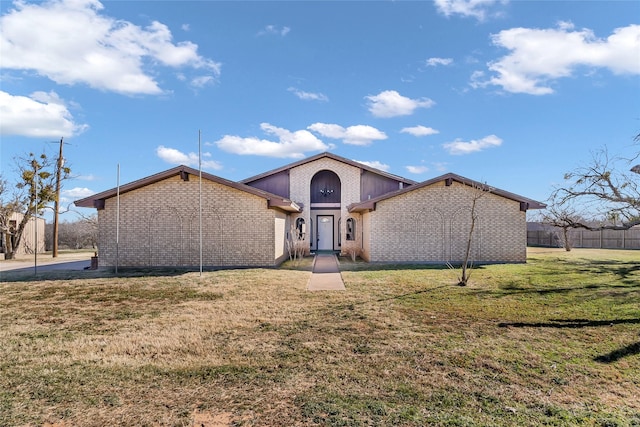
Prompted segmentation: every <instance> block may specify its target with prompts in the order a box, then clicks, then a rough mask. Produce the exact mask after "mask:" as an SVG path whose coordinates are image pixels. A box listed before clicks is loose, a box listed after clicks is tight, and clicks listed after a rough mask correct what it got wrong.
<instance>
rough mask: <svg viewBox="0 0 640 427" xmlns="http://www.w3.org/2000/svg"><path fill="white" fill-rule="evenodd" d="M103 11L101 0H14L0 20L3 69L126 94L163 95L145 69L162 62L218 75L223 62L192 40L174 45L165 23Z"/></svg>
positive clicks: (166, 64) (171, 65) (60, 82)
mask: <svg viewBox="0 0 640 427" xmlns="http://www.w3.org/2000/svg"><path fill="white" fill-rule="evenodd" d="M102 9H103V5H102V4H101V3H100V2H99V1H97V0H58V1H53V0H51V1H47V2H42V3H40V2H39V3H26V2H24V1H16V2H15V3H14V9H12V10H10V11H9V12H8V13H7V14H5V15H4V16H2V17H1V18H0V28H1V30H0V50H1V51H2V67H3V68H8V69H14V70H25V71H26V70H29V71H31V70H33V71H35V72H37V73H38V74H40V75H43V76H46V77H48V78H49V79H51V80H53V81H55V82H56V83H59V84H67V85H73V84H87V85H88V86H90V87H92V88H96V89H101V90H107V91H113V92H118V93H122V94H159V93H162V92H163V91H162V89H161V88H160V87H159V86H158V83H157V82H156V81H155V80H154V77H153V76H152V75H151V74H148V73H147V72H145V69H147V68H149V67H156V66H157V65H158V64H161V65H164V66H167V67H172V68H185V67H189V68H193V69H197V70H200V72H201V73H202V72H203V71H205V72H206V73H208V74H209V75H211V76H212V77H217V76H219V74H220V64H218V63H216V62H214V61H212V60H210V59H206V58H203V57H202V56H200V55H198V53H197V50H198V46H197V45H196V44H194V43H192V42H189V41H185V42H179V43H173V41H172V38H173V37H172V34H171V31H170V30H169V28H168V27H167V26H166V25H164V24H162V23H160V22H155V21H154V22H152V23H151V24H150V25H148V26H147V27H144V28H142V27H139V26H137V25H134V24H132V23H131V22H127V21H123V20H117V19H114V18H112V17H109V16H105V15H102V14H101V11H102ZM154 74H155V73H154Z"/></svg>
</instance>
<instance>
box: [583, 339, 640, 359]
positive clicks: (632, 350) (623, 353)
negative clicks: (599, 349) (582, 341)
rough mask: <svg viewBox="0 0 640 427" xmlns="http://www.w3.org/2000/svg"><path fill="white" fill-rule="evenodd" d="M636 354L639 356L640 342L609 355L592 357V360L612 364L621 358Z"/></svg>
mask: <svg viewBox="0 0 640 427" xmlns="http://www.w3.org/2000/svg"><path fill="white" fill-rule="evenodd" d="M636 354H640V341H638V342H636V343H633V344H629V345H628V346H626V347H622V348H619V349H617V350H614V351H612V352H611V353H608V354H603V355H602V356H598V357H594V358H593V360H595V361H596V362H600V363H613V362H616V361H618V360H620V359H622V358H623V357H627V356H634V355H636Z"/></svg>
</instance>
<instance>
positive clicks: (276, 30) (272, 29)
mask: <svg viewBox="0 0 640 427" xmlns="http://www.w3.org/2000/svg"><path fill="white" fill-rule="evenodd" d="M289 31H291V28H289V27H282V28H281V27H278V26H277V25H267V26H266V27H264V29H262V30H260V31H259V32H258V35H259V36H266V35H269V34H271V35H277V36H282V37H284V36H286V35H287V34H289Z"/></svg>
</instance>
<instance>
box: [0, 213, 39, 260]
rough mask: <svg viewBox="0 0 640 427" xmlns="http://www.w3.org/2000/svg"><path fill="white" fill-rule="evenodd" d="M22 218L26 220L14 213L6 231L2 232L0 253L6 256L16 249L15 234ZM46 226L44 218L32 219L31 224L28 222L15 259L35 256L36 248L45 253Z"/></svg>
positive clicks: (21, 215)
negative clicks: (12, 249) (29, 255)
mask: <svg viewBox="0 0 640 427" xmlns="http://www.w3.org/2000/svg"><path fill="white" fill-rule="evenodd" d="M22 218H24V215H23V214H21V213H18V212H14V213H12V214H11V216H10V217H9V222H8V224H7V227H6V229H3V230H1V232H0V253H3V254H5V253H7V252H9V251H10V250H11V248H15V243H16V236H15V234H14V233H15V230H16V228H18V224H20V222H21V221H22ZM44 226H45V221H44V218H38V219H37V220H36V219H35V218H33V217H32V218H31V219H30V220H29V222H27V225H26V226H25V228H24V231H23V232H22V239H21V240H20V245H18V247H17V248H15V250H14V252H15V254H14V256H15V257H21V256H24V255H28V254H33V253H34V248H36V247H37V248H38V253H42V252H44V251H45V245H44V233H45V230H44ZM36 240H37V241H36Z"/></svg>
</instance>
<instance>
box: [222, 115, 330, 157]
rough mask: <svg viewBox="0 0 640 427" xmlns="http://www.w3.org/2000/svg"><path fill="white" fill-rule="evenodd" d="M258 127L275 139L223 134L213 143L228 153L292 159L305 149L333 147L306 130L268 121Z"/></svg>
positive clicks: (304, 151)
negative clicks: (294, 129) (285, 127)
mask: <svg viewBox="0 0 640 427" xmlns="http://www.w3.org/2000/svg"><path fill="white" fill-rule="evenodd" d="M260 128H261V129H262V130H263V131H264V132H265V133H266V134H269V135H273V136H275V137H277V141H269V140H266V139H260V138H256V137H249V138H243V137H240V136H234V135H225V136H223V137H222V138H221V139H220V140H218V141H216V142H215V144H216V145H217V146H218V148H219V149H221V150H223V151H226V152H228V153H234V154H240V155H256V156H267V157H280V158H294V159H298V158H302V157H305V153H306V152H307V151H326V150H329V149H331V148H333V146H332V145H327V144H325V143H323V142H322V141H321V140H319V139H318V138H316V137H315V136H314V135H313V134H312V133H311V132H309V131H308V130H298V131H295V132H291V131H289V130H287V129H283V128H279V127H276V126H273V125H271V124H269V123H262V124H260Z"/></svg>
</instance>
